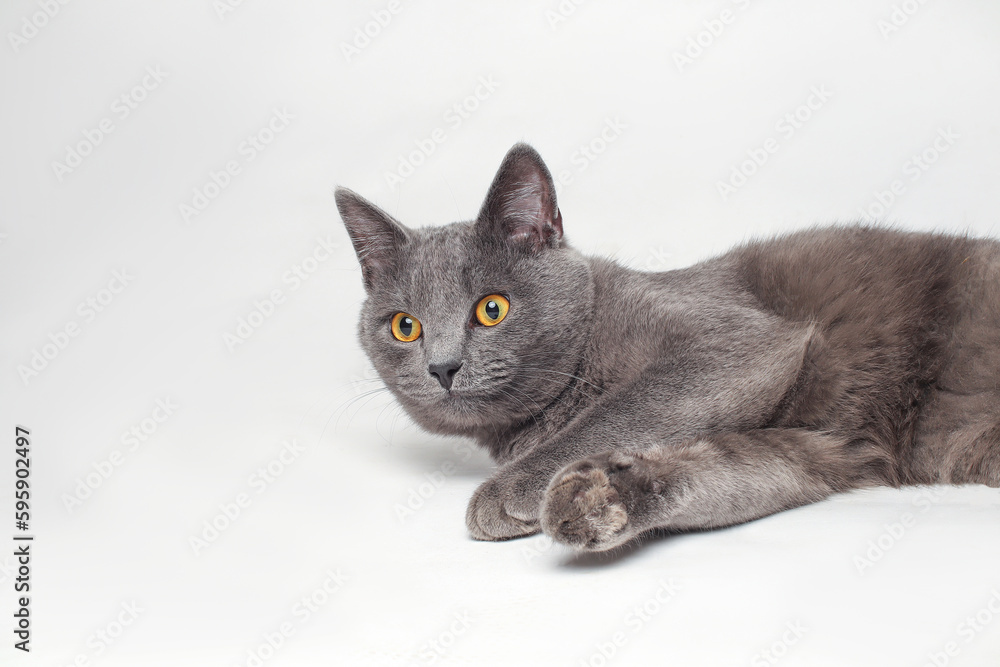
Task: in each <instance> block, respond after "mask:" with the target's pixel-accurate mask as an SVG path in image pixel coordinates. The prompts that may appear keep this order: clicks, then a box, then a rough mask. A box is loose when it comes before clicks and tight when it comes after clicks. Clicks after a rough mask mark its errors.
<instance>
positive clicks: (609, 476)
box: [337, 144, 1000, 551]
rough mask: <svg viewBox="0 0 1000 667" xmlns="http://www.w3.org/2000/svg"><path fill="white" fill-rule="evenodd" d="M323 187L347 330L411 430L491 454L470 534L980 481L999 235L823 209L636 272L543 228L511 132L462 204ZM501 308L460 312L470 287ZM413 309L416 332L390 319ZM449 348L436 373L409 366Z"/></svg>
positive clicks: (595, 546) (997, 338)
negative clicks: (479, 187) (411, 337)
mask: <svg viewBox="0 0 1000 667" xmlns="http://www.w3.org/2000/svg"><path fill="white" fill-rule="evenodd" d="M337 205H338V208H339V209H340V212H341V216H342V217H343V219H344V222H345V224H346V225H347V228H348V231H349V233H350V236H351V239H352V241H353V243H354V246H355V249H356V250H357V252H358V256H359V259H360V261H361V264H362V267H363V272H364V277H365V286H366V289H367V291H368V299H367V300H366V301H365V304H364V307H363V308H362V313H361V321H360V326H359V333H360V338H361V343H362V345H363V346H364V349H365V351H366V352H367V354H368V356H369V357H370V358H371V360H372V362H373V364H374V365H375V368H376V369H377V370H378V372H379V374H380V375H381V377H382V379H383V380H384V381H385V383H386V385H387V386H388V387H389V389H390V390H391V391H392V392H393V394H394V395H395V396H396V398H397V399H398V400H399V401H400V403H401V404H402V405H403V407H404V408H405V409H406V411H407V412H408V413H409V414H410V415H411V416H412V417H413V419H414V420H416V422H417V423H418V424H420V425H421V426H422V427H424V428H426V429H427V430H429V431H433V432H437V433H446V434H457V435H463V436H468V437H472V438H475V439H476V440H477V441H478V442H479V444H480V445H482V446H483V447H485V448H486V449H487V450H489V452H490V454H491V455H492V457H493V458H494V459H495V460H496V461H497V462H498V463H499V468H498V470H497V471H496V473H495V474H494V475H493V476H492V477H491V478H490V479H488V480H487V481H486V482H485V483H484V484H483V485H482V486H480V488H479V489H478V490H477V491H476V493H475V494H474V495H473V497H472V500H471V501H470V504H469V508H468V512H467V515H466V518H467V523H468V527H469V531H470V532H471V534H472V536H473V537H475V538H477V539H483V540H502V539H508V538H513V537H519V536H522V535H529V534H532V533H535V532H538V531H539V530H544V531H545V533H547V534H548V535H550V536H551V537H552V538H553V539H555V540H557V541H559V542H563V543H565V544H569V545H573V546H575V547H579V548H581V549H587V550H595V551H600V550H605V549H609V548H612V547H615V546H617V545H620V544H623V543H624V542H626V541H628V540H630V539H632V538H633V537H635V536H636V535H639V534H641V533H643V532H646V531H648V530H650V529H654V528H669V529H703V528H713V527H719V526H726V525H731V524H734V523H739V522H744V521H749V520H752V519H756V518H759V517H762V516H766V515H768V514H771V513H774V512H778V511H781V510H784V509H788V508H791V507H796V506H799V505H803V504H805V503H810V502H815V501H817V500H820V499H822V498H825V497H827V496H829V495H830V494H833V493H837V492H841V491H846V490H849V489H855V488H861V487H866V486H874V485H890V486H899V485H904V484H931V483H980V484H988V485H990V486H994V487H996V486H1000V400H998V398H1000V244H998V243H997V242H994V241H990V240H982V239H971V238H964V237H955V236H946V235H935V234H918V233H904V232H899V231H890V230H886V229H879V228H871V227H858V226H856V227H839V228H838V227H832V228H823V229H813V230H809V231H804V232H799V233H794V234H790V235H787V236H783V237H779V238H776V239H772V240H768V241H759V242H752V243H748V244H745V245H743V246H741V247H738V248H736V249H734V250H732V251H730V252H729V253H727V254H725V255H723V256H721V257H718V258H715V259H712V260H709V261H706V262H703V263H701V264H698V265H696V266H693V267H690V268H687V269H682V270H678V271H668V272H665V273H644V272H640V271H634V270H631V269H628V268H625V267H622V266H620V265H618V264H615V263H613V262H611V261H608V260H605V259H600V258H592V257H584V256H582V255H580V254H579V253H577V252H576V251H575V250H573V249H571V248H570V247H569V245H568V244H567V243H566V241H565V239H564V237H563V233H562V232H563V229H562V218H561V216H560V214H559V209H558V206H557V204H556V197H555V189H554V187H553V183H552V178H551V175H550V174H549V172H548V170H547V169H546V167H545V165H544V164H543V162H542V160H541V158H540V157H539V156H538V154H537V153H536V152H535V151H534V149H532V148H531V147H529V146H527V145H524V144H518V145H516V146H514V147H513V148H512V149H511V151H510V152H509V153H508V155H507V157H506V158H505V160H504V162H503V164H502V165H501V168H500V170H499V172H498V173H497V176H496V178H495V179H494V182H493V185H492V186H491V188H490V190H489V194H488V195H487V199H486V202H485V203H484V204H483V208H482V210H481V211H480V213H479V216H478V218H477V220H475V221H471V222H459V223H453V224H450V225H446V226H443V227H435V228H427V229H416V230H409V229H406V228H405V227H403V225H401V224H400V223H398V222H396V221H395V220H393V219H392V218H391V217H390V216H389V215H388V214H386V213H384V212H382V211H380V210H379V209H378V208H377V207H375V206H374V205H373V204H371V203H369V202H367V201H365V200H364V199H362V198H361V197H359V196H358V195H356V194H354V193H352V192H350V191H348V190H345V189H338V191H337ZM493 293H499V294H503V295H505V296H507V297H509V299H510V303H511V307H510V312H509V314H508V316H507V318H506V319H505V320H504V321H502V322H501V323H500V324H498V325H496V326H493V327H483V326H479V325H477V324H476V323H475V321H474V319H473V308H474V307H475V304H476V303H477V302H478V301H479V299H480V298H482V297H483V296H486V295H488V294H493ZM397 312H406V313H409V314H411V315H414V316H416V317H417V318H418V319H419V320H420V321H421V322H422V325H423V334H422V336H421V338H419V339H418V340H416V341H414V342H412V343H403V342H400V341H397V340H396V339H395V338H393V337H392V335H391V334H390V329H389V322H390V320H391V318H392V316H393V315H394V314H395V313H397ZM449 361H461V363H462V366H461V368H460V369H459V370H458V372H457V373H456V375H455V377H454V383H453V385H452V387H451V389H450V390H446V389H445V388H444V387H443V386H442V385H441V384H440V383H439V382H438V381H437V379H436V378H435V377H434V376H432V375H431V374H430V373H429V372H428V367H429V366H430V365H433V364H435V363H445V362H449Z"/></svg>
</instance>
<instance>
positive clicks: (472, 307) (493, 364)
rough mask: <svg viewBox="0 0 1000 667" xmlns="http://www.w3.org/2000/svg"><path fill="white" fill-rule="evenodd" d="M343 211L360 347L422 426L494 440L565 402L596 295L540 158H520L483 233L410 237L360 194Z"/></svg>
mask: <svg viewBox="0 0 1000 667" xmlns="http://www.w3.org/2000/svg"><path fill="white" fill-rule="evenodd" d="M336 199H337V208H338V209H339V211H340V215H341V217H342V218H343V220H344V224H345V225H346V227H347V232H348V234H349V235H350V237H351V242H352V243H353V244H354V249H355V251H356V252H357V255H358V261H359V262H360V263H361V272H362V277H363V280H364V285H365V290H366V292H367V296H368V298H367V299H366V300H365V303H364V305H363V307H362V310H361V319H360V323H359V327H358V331H359V336H360V340H361V344H362V346H363V348H364V350H365V352H366V353H367V354H368V357H369V358H370V359H371V361H372V364H373V365H374V366H375V369H376V370H377V371H378V373H379V375H380V376H381V378H382V380H383V381H384V382H385V384H386V386H387V387H388V388H389V389H390V390H391V391H392V393H393V394H394V395H395V397H396V398H397V400H398V401H399V402H400V403H401V404H402V406H403V407H404V409H405V410H406V411H407V412H408V413H409V414H410V416H411V417H413V419H414V420H415V421H416V422H417V423H418V424H420V425H421V426H423V427H424V428H426V429H428V430H430V431H435V432H439V433H450V434H461V435H473V436H475V435H477V434H481V433H483V432H494V433H495V432H497V431H499V430H501V429H503V428H505V427H509V426H513V425H515V424H518V423H521V422H525V421H527V420H530V419H532V418H533V417H535V416H537V415H538V414H539V413H541V412H542V410H543V409H544V407H545V406H547V405H549V404H550V403H552V402H553V401H554V400H555V399H556V398H557V397H558V396H559V394H560V393H561V392H562V391H563V390H565V388H566V386H567V385H568V383H569V382H570V381H571V378H570V377H569V376H570V375H572V374H575V373H576V371H577V369H578V366H579V363H580V359H581V358H582V353H583V346H584V343H585V341H586V340H587V332H588V329H589V327H590V322H591V317H592V315H591V308H592V300H593V286H592V282H591V278H590V271H589V268H588V265H587V262H586V261H585V260H584V259H583V258H582V257H581V256H580V255H579V254H578V253H577V252H576V251H574V250H572V249H570V248H569V246H568V245H567V243H566V240H565V238H564V237H563V225H562V216H561V214H560V212H559V208H558V206H557V204H556V193H555V187H554V184H553V182H552V176H551V174H550V173H549V170H548V169H547V168H546V167H545V164H544V163H543V162H542V159H541V157H540V156H539V155H538V153H537V152H535V150H534V149H533V148H531V147H530V146H528V145H526V144H517V145H515V146H514V147H513V148H511V150H510V151H509V152H508V153H507V156H506V157H505V158H504V161H503V164H502V165H501V166H500V169H499V171H498V172H497V175H496V177H495V178H494V180H493V184H492V185H491V186H490V189H489V191H488V193H487V195H486V200H485V202H484V203H483V206H482V208H481V209H480V211H479V214H478V216H477V217H476V219H475V220H472V221H467V222H456V223H452V224H448V225H444V226H440V227H428V228H421V229H410V228H408V227H405V226H404V225H403V224H402V223H400V222H398V221H397V220H395V219H394V218H393V217H392V216H390V215H389V214H388V213H386V212H385V211H383V210H381V209H379V208H378V207H377V206H375V205H374V204H372V203H371V202H368V201H366V200H365V199H363V198H362V197H360V196H358V195H357V194H355V193H353V192H351V191H350V190H347V189H344V188H338V189H337V192H336Z"/></svg>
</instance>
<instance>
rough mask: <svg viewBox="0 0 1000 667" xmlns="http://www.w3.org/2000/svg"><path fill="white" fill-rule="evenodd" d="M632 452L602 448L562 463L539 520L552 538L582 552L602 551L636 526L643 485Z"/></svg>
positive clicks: (638, 463) (628, 535)
mask: <svg viewBox="0 0 1000 667" xmlns="http://www.w3.org/2000/svg"><path fill="white" fill-rule="evenodd" d="M642 467H643V461H641V459H640V458H639V457H638V456H635V455H630V454H624V453H620V452H608V453H604V454H598V455H595V456H591V457H588V458H586V459H582V460H580V461H577V462H576V463H573V464H571V465H569V466H567V467H565V468H563V469H562V470H561V471H560V472H559V473H558V474H556V476H555V477H554V478H553V479H552V483H551V484H549V488H548V490H547V491H546V492H545V501H544V503H543V505H542V515H541V524H542V530H544V531H545V534H546V535H548V536H549V537H551V538H552V539H553V540H555V541H557V542H561V543H563V544H567V545H569V546H572V547H576V548H578V549H585V550H587V551H605V550H607V549H611V548H613V547H616V546H618V545H620V544H623V543H624V542H627V541H628V540H629V539H630V538H631V537H633V536H634V535H636V534H637V533H638V532H640V531H639V529H638V526H636V525H635V522H634V517H631V516H630V512H629V509H630V507H631V509H632V510H633V511H635V509H636V507H635V500H636V496H637V492H641V491H642V490H643V489H642V487H643V486H645V484H644V482H645V480H644V479H643V477H644V475H642V474H641V471H640V470H639V469H640V468H642Z"/></svg>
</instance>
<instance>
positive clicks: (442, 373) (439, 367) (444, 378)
mask: <svg viewBox="0 0 1000 667" xmlns="http://www.w3.org/2000/svg"><path fill="white" fill-rule="evenodd" d="M461 367H462V362H461V361H446V362H444V363H443V364H431V365H430V366H428V367H427V370H428V371H430V373H431V375H433V376H434V377H436V378H437V381H438V382H440V383H441V386H442V387H444V388H445V389H451V381H452V380H453V379H454V378H455V373H457V372H458V369H459V368H461Z"/></svg>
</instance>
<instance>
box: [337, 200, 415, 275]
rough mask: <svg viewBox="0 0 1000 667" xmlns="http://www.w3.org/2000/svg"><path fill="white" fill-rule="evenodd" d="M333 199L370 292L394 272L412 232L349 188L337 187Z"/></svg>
mask: <svg viewBox="0 0 1000 667" xmlns="http://www.w3.org/2000/svg"><path fill="white" fill-rule="evenodd" d="M334 197H335V198H336V200H337V210H338V211H340V217H341V218H342V219H343V220H344V226H345V227H347V233H348V235H349V236H350V237H351V243H352V244H353V245H354V252H355V253H357V255H358V261H359V262H360V263H361V273H362V275H363V276H364V281H365V289H369V290H370V289H371V288H372V285H373V284H374V283H375V281H376V280H378V278H379V277H380V276H383V275H386V274H388V273H391V272H392V270H393V268H394V267H395V266H396V264H397V257H398V252H399V248H400V247H402V246H403V244H405V243H406V242H407V241H408V240H409V238H410V232H409V230H407V228H406V227H404V226H403V224H402V223H400V222H398V221H396V220H395V219H394V218H393V217H392V216H391V215H389V214H388V213H386V212H385V211H383V210H382V209H380V208H379V207H378V206H376V205H375V204H373V203H371V202H370V201H368V200H367V199H365V198H364V197H362V196H361V195H359V194H357V193H355V192H352V191H350V190H348V189H347V188H337V190H336V192H335V194H334Z"/></svg>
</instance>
